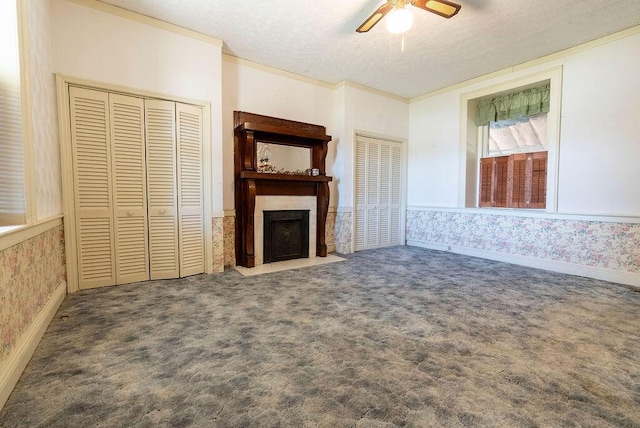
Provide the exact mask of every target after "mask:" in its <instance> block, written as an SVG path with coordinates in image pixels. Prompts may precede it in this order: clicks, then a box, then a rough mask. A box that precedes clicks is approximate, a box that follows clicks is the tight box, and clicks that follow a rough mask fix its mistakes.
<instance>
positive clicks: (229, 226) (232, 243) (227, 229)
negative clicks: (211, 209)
mask: <svg viewBox="0 0 640 428" xmlns="http://www.w3.org/2000/svg"><path fill="white" fill-rule="evenodd" d="M223 229H224V230H223V233H224V265H225V266H235V265H236V218H235V216H232V215H231V216H225V217H224V226H223Z"/></svg>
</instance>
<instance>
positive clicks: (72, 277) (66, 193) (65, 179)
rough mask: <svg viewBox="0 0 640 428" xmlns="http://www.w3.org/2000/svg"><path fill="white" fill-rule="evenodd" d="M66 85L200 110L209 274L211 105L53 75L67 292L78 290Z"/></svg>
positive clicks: (205, 251)
mask: <svg viewBox="0 0 640 428" xmlns="http://www.w3.org/2000/svg"><path fill="white" fill-rule="evenodd" d="M69 86H78V87H83V88H88V89H94V90H98V91H105V92H112V93H118V94H123V95H129V96H137V97H142V98H145V99H161V100H167V101H173V102H178V103H184V104H191V105H195V106H199V107H201V108H202V110H203V111H202V114H203V142H202V157H203V160H202V161H203V162H202V180H203V193H204V195H203V198H204V213H203V216H204V242H205V244H204V245H205V248H204V257H205V272H206V273H213V254H212V252H213V230H212V228H213V226H212V222H211V214H210V213H211V212H212V206H213V201H212V196H213V195H212V188H213V183H212V174H211V171H212V161H211V103H210V102H208V101H202V100H193V99H189V98H183V97H176V96H173V95H166V94H160V93H157V92H152V91H145V90H141V89H134V88H128V87H124V86H120V85H113V84H109V83H103V82H96V81H92V80H87V79H82V78H77V77H71V76H65V75H62V74H56V91H57V107H58V133H59V136H60V162H61V166H62V201H63V213H64V218H63V220H64V241H65V253H66V254H65V256H66V264H67V291H68V292H69V293H74V292H76V291H78V285H79V281H78V261H77V260H78V259H77V248H76V230H75V221H76V219H75V202H74V200H75V199H74V192H73V157H72V153H71V120H70V111H69Z"/></svg>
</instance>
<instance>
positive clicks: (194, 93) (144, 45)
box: [51, 0, 223, 211]
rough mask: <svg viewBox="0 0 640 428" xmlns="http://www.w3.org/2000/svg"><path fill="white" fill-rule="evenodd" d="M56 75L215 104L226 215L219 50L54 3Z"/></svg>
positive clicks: (216, 183)
mask: <svg viewBox="0 0 640 428" xmlns="http://www.w3.org/2000/svg"><path fill="white" fill-rule="evenodd" d="M51 27H52V45H53V52H54V70H55V72H56V73H61V74H65V75H69V76H73V77H79V78H83V79H89V80H94V81H98V82H104V83H109V84H116V85H122V86H126V87H130V88H133V89H138V90H146V91H153V92H156V93H160V94H164V95H169V96H176V97H182V98H188V99H193V100H199V101H208V102H210V103H211V127H212V141H211V144H212V157H213V210H214V211H216V210H222V209H223V207H222V200H223V199H222V158H223V157H222V121H221V118H222V84H221V81H222V72H221V69H222V65H221V63H222V51H221V46H218V45H215V44H211V43H207V42H204V41H201V40H196V39H194V38H191V37H187V36H185V35H181V34H177V33H174V32H171V31H167V30H164V29H160V28H157V27H152V26H150V25H147V24H144V23H141V22H137V21H134V20H131V19H125V18H122V17H119V16H115V15H112V14H109V13H105V12H102V11H99V10H96V9H92V8H88V7H84V6H81V5H78V4H75V3H71V2H68V1H63V0H56V1H52V2H51Z"/></svg>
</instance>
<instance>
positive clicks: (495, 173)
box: [467, 79, 557, 209]
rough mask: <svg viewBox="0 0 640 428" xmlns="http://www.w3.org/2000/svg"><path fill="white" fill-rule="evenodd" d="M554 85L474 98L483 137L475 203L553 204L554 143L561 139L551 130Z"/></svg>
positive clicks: (479, 142)
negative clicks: (550, 163)
mask: <svg viewBox="0 0 640 428" xmlns="http://www.w3.org/2000/svg"><path fill="white" fill-rule="evenodd" d="M550 83H551V80H550V79H549V80H543V81H539V82H533V83H529V84H527V85H525V86H520V87H516V88H513V89H509V90H505V91H502V92H499V93H493V94H488V95H485V96H483V97H481V98H476V99H473V100H470V101H469V107H470V108H469V114H472V115H473V116H474V117H473V123H472V125H470V126H473V127H474V128H475V129H476V132H475V134H476V138H477V152H476V153H477V155H476V159H477V160H476V162H477V164H476V165H477V170H475V171H476V180H475V181H471V180H467V184H468V185H469V184H470V183H471V184H475V186H474V187H475V189H476V195H475V196H474V205H473V206H478V207H494V208H528V209H545V208H547V197H548V185H547V183H548V165H547V163H548V159H549V148H550V144H549V141H550V139H553V140H555V136H554V135H552V134H550V132H549V131H550V126H549V118H550V114H549V112H550V105H551V103H550V98H551V95H550V94H551V91H550ZM471 106H473V107H474V110H475V112H472V111H471ZM554 113H557V111H554ZM551 117H552V118H553V116H551ZM468 122H471V121H470V120H469V121H468ZM553 128H554V129H555V127H553ZM550 136H551V138H550ZM555 146H557V144H556V145H554V147H552V149H555ZM469 154H470V153H469V151H467V156H469ZM468 203H469V189H467V206H469V205H468Z"/></svg>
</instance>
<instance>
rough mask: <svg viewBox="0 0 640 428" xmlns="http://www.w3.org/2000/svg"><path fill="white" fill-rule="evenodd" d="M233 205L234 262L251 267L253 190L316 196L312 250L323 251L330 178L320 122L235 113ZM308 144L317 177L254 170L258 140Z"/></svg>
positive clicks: (321, 253) (255, 192)
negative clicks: (326, 166)
mask: <svg viewBox="0 0 640 428" xmlns="http://www.w3.org/2000/svg"><path fill="white" fill-rule="evenodd" d="M233 121H234V125H233V126H234V159H235V165H234V170H235V209H236V263H237V264H239V265H241V266H245V267H254V266H255V248H254V245H255V234H254V215H255V206H256V196H257V195H276V196H277V195H287V196H315V197H316V201H317V210H316V212H317V219H316V255H317V256H320V257H326V256H327V245H326V243H325V224H326V221H327V211H328V210H329V182H330V181H331V180H332V178H331V177H328V176H327V175H326V170H325V161H326V157H327V149H328V146H327V145H328V143H329V141H331V137H330V136H329V135H326V128H325V127H324V126H320V125H312V124H309V123H302V122H294V121H291V120H285V119H279V118H275V117H269V116H262V115H259V114H253V113H246V112H242V111H234V112H233ZM258 141H260V142H266V143H269V144H281V145H286V146H296V147H306V148H309V149H311V168H317V169H318V170H319V172H320V174H319V175H317V176H309V175H292V174H272V173H265V172H258V169H257V164H258V162H257V153H256V150H257V142H258Z"/></svg>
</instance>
